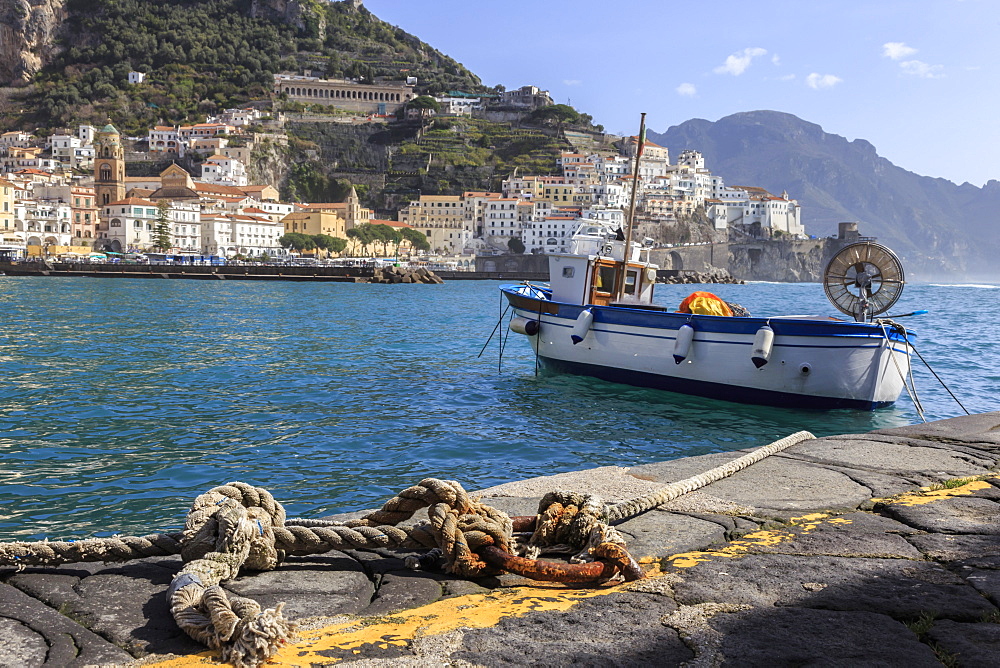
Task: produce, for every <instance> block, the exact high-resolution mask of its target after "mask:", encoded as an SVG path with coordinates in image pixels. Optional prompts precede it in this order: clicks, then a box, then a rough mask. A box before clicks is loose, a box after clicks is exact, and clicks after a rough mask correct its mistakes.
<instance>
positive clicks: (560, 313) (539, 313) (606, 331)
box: [501, 223, 913, 410]
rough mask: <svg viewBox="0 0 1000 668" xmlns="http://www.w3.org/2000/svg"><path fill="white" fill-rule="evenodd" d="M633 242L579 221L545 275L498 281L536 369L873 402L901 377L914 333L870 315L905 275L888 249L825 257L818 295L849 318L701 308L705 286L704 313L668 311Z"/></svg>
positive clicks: (684, 388)
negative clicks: (568, 248)
mask: <svg viewBox="0 0 1000 668" xmlns="http://www.w3.org/2000/svg"><path fill="white" fill-rule="evenodd" d="M627 247H628V248H629V254H628V257H627V258H626V248H627ZM642 252H643V248H642V247H641V245H640V244H635V243H632V242H631V240H628V241H627V240H626V239H625V238H624V237H623V235H622V233H621V231H620V230H619V231H617V232H616V231H613V230H611V229H610V228H608V227H606V226H603V225H600V224H591V223H585V224H583V225H581V226H580V228H579V229H578V230H577V233H576V234H575V235H574V238H573V248H572V253H571V254H566V255H552V256H550V260H549V279H550V284H549V285H548V286H539V285H532V284H520V285H504V286H502V287H501V291H502V293H503V295H504V296H505V297H506V299H507V301H508V302H509V304H510V306H511V307H512V308H513V311H514V315H513V318H512V319H511V321H510V325H509V326H510V329H511V330H512V331H514V332H518V333H520V334H523V335H525V336H526V337H527V339H528V341H529V342H530V343H531V346H532V348H533V349H534V351H535V353H536V355H537V359H538V361H539V363H540V365H541V366H542V367H543V368H547V369H550V370H554V371H557V372H566V373H573V374H582V375H587V376H593V377H596V378H600V379H603V380H607V381H612V382H618V383H626V384H629V385H638V386H643V387H652V388H658V389H662V390H669V391H673V392H681V393H685V394H694V395H699V396H705V397H712V398H716V399H724V400H728V401H738V402H743V403H753V404H770V405H777V406H789V407H808V408H858V409H865V410H871V409H875V408H880V407H883V406H889V405H891V404H892V403H894V402H895V401H896V400H897V399H898V398H899V396H900V394H901V392H902V390H903V389H904V387H906V382H907V381H906V377H907V376H909V374H910V356H911V352H912V347H911V346H910V343H909V338H912V337H913V334H912V332H908V331H906V330H905V329H903V328H902V327H900V326H899V325H898V324H896V323H895V322H892V321H891V320H887V319H881V320H880V319H873V318H874V316H876V315H878V314H879V313H883V312H884V311H886V310H887V309H888V308H890V307H891V306H892V304H894V303H895V301H896V299H898V297H899V294H900V293H901V291H902V287H903V283H904V281H903V272H902V266H901V265H900V264H899V261H898V259H897V258H896V256H895V255H894V254H893V253H892V252H891V251H890V250H889V249H887V248H885V247H883V246H880V245H878V244H875V243H872V242H862V243H857V244H852V245H851V246H848V247H846V248H844V249H843V250H841V251H840V252H839V253H838V254H837V255H836V256H835V257H834V258H833V259H832V260H831V261H830V263H829V264H828V266H827V271H826V280H825V288H826V292H827V295H828V296H829V297H830V299H831V301H832V302H833V304H834V306H836V307H837V308H838V309H840V310H841V311H842V312H844V313H847V314H850V315H852V316H854V320H839V319H837V318H831V317H822V316H794V315H791V316H772V317H741V316H738V315H728V314H727V315H707V314H706V313H710V312H712V309H713V304H712V300H711V299H710V298H711V297H714V295H711V294H710V293H699V294H701V295H708V296H707V297H703V299H704V303H703V304H702V308H700V309H699V308H698V307H697V301H698V297H695V299H694V301H695V302H696V308H694V309H692V310H695V311H698V310H701V312H694V313H682V312H675V311H670V310H668V309H667V308H666V307H664V306H660V305H657V304H654V303H653V290H654V287H655V282H656V269H657V267H656V266H655V265H653V264H650V263H649V261H648V253H647V254H646V260H643V259H641V258H642ZM715 299H716V300H718V298H715ZM686 301H687V300H686ZM718 301H720V302H721V300H718ZM722 304H725V302H722ZM722 304H718V305H715V306H717V307H718V310H717V311H716V312H719V313H732V312H733V309H730V308H728V305H727V306H722ZM705 306H707V310H706V309H705V308H703V307H705Z"/></svg>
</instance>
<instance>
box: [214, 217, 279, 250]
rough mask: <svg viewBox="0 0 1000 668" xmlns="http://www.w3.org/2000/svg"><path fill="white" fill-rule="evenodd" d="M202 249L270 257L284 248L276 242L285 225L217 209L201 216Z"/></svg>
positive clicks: (265, 218) (264, 218)
mask: <svg viewBox="0 0 1000 668" xmlns="http://www.w3.org/2000/svg"><path fill="white" fill-rule="evenodd" d="M201 220H202V252H203V253H204V254H205V255H219V256H223V257H233V256H234V255H244V256H247V257H260V256H261V255H269V256H271V257H275V256H279V255H285V254H287V251H286V250H285V249H283V248H282V247H281V244H280V243H278V239H280V238H281V236H282V235H283V234H284V233H285V228H284V225H283V224H282V223H281V222H275V221H272V220H271V219H269V218H267V217H265V216H250V215H245V214H231V213H216V214H205V215H203V216H202V219H201Z"/></svg>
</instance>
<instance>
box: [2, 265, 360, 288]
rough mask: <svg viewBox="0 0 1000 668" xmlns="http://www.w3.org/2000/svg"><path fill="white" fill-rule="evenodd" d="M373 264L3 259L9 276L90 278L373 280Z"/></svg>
mask: <svg viewBox="0 0 1000 668" xmlns="http://www.w3.org/2000/svg"><path fill="white" fill-rule="evenodd" d="M374 271H375V270H374V268H372V267H286V266H276V265H226V266H222V267H213V266H204V265H195V266H184V265H168V264H163V265H160V264H88V263H76V262H3V263H0V272H3V273H4V274H6V275H7V276H79V277H88V278H180V279H195V280H197V279H202V280H227V279H231V280H241V279H242V280H286V281H294V280H313V281H315V280H320V281H341V282H347V283H358V282H366V281H370V280H371V279H372V277H373V276H374Z"/></svg>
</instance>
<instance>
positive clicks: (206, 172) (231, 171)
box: [201, 153, 250, 188]
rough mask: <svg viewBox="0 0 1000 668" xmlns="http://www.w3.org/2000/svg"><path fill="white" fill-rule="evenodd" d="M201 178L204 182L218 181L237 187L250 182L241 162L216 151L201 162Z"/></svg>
mask: <svg viewBox="0 0 1000 668" xmlns="http://www.w3.org/2000/svg"><path fill="white" fill-rule="evenodd" d="M201 180H202V181H205V182H206V183H218V184H220V185H224V186H235V187H237V188H240V187H242V186H245V185H249V183H250V180H249V178H248V177H247V170H246V167H244V166H243V163H242V162H240V161H239V160H237V159H236V158H227V157H226V156H224V155H219V154H218V153H216V154H215V155H212V156H210V157H209V158H207V159H206V160H205V162H203V163H202V164H201Z"/></svg>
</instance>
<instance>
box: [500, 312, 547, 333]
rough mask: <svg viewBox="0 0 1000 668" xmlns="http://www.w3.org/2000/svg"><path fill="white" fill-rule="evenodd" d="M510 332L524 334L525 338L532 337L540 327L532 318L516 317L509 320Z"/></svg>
mask: <svg viewBox="0 0 1000 668" xmlns="http://www.w3.org/2000/svg"><path fill="white" fill-rule="evenodd" d="M508 327H510V331H512V332H514V333H516V334H524V335H525V336H534V335H535V334H538V329H539V327H540V325H539V323H538V321H537V320H534V319H532V318H522V317H521V316H517V317H516V318H511V319H510V325H508Z"/></svg>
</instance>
